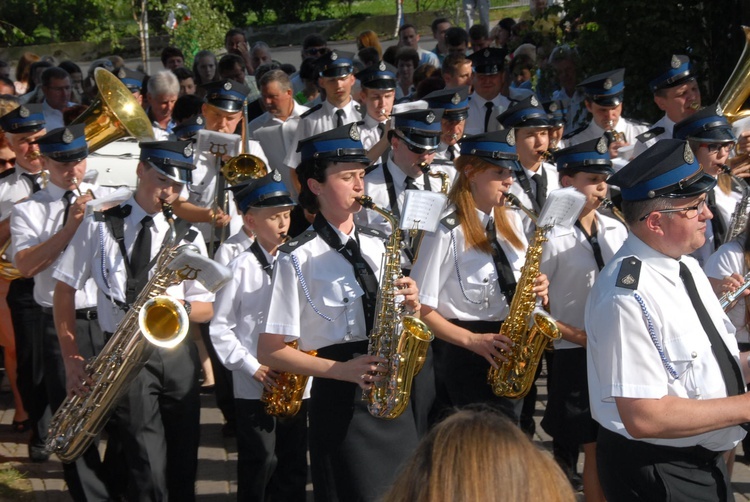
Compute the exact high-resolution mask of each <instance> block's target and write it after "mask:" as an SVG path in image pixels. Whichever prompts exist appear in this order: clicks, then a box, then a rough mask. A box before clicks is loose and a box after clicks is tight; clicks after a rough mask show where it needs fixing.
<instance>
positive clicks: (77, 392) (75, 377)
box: [64, 355, 93, 397]
mask: <svg viewBox="0 0 750 502" xmlns="http://www.w3.org/2000/svg"><path fill="white" fill-rule="evenodd" d="M64 362H65V390H66V391H67V392H68V397H72V396H80V397H83V396H85V395H86V393H87V392H88V390H89V386H90V385H91V384H92V383H93V382H92V381H91V379H90V378H89V376H88V374H87V373H86V360H85V359H84V358H83V357H81V356H80V355H75V356H70V357H66V358H65V360H64Z"/></svg>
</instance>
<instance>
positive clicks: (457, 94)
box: [424, 86, 469, 170]
mask: <svg viewBox="0 0 750 502" xmlns="http://www.w3.org/2000/svg"><path fill="white" fill-rule="evenodd" d="M424 100H425V101H427V105H428V108H433V109H435V108H442V110H443V118H442V120H441V122H440V144H439V145H438V147H437V150H436V151H435V158H434V159H433V163H434V164H439V165H441V166H442V165H444V164H448V165H450V166H451V167H452V166H453V161H454V160H456V157H458V156H459V155H461V147H460V145H459V144H458V142H459V140H460V139H461V138H463V137H464V128H465V127H466V117H468V116H469V88H468V87H465V86H464V87H459V88H457V89H444V90H440V91H434V92H431V93H430V94H428V95H427V96H425V97H424ZM441 161H442V162H441ZM436 168H437V165H436ZM438 170H439V168H438Z"/></svg>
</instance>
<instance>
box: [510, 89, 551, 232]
mask: <svg viewBox="0 0 750 502" xmlns="http://www.w3.org/2000/svg"><path fill="white" fill-rule="evenodd" d="M497 120H498V121H499V122H500V124H502V126H503V127H504V128H506V129H509V128H511V127H512V128H513V130H514V131H515V140H516V144H515V147H516V148H515V150H516V152H518V162H519V164H520V165H521V169H518V170H516V171H515V172H514V173H513V174H514V175H515V178H516V179H515V183H513V186H512V187H511V189H510V191H511V193H512V194H513V195H515V196H516V197H518V200H520V201H521V203H522V204H523V205H524V206H525V207H527V208H529V209H531V210H533V211H534V212H535V213H536V214H540V213H541V211H542V208H543V207H544V203H545V201H546V200H547V194H548V193H549V192H551V191H552V190H555V189H557V188H560V180H559V178H558V175H557V168H556V167H555V166H554V165H552V164H549V163H547V162H544V158H545V155H546V152H547V150H548V149H549V131H550V128H551V127H552V126H551V125H550V123H549V120H548V118H547V112H546V111H545V110H544V108H542V107H541V105H540V104H539V101H538V100H537V99H536V96H529V97H528V98H526V99H524V100H522V101H518V102H517V103H514V104H513V105H511V107H510V108H508V109H507V110H506V111H505V112H504V113H502V114H501V115H500V116H499V117H498V118H497ZM521 218H522V220H523V226H524V232H525V233H526V236H527V237H529V236H530V235H531V234H532V233H534V229H535V228H536V227H535V225H534V222H533V221H531V218H529V217H528V216H527V215H526V214H525V213H524V214H523V215H522V216H521Z"/></svg>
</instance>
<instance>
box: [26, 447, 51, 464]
mask: <svg viewBox="0 0 750 502" xmlns="http://www.w3.org/2000/svg"><path fill="white" fill-rule="evenodd" d="M29 460H31V461H32V462H36V463H42V462H46V461H47V460H49V453H47V450H45V449H44V446H42V445H36V444H34V445H32V444H30V445H29Z"/></svg>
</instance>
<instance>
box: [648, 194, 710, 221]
mask: <svg viewBox="0 0 750 502" xmlns="http://www.w3.org/2000/svg"><path fill="white" fill-rule="evenodd" d="M705 209H706V199H702V200H700V201H698V203H697V204H696V205H694V206H690V207H675V208H672V209H657V210H655V211H651V212H648V213H646V214H645V215H643V216H642V217H641V218H640V219H639V220H638V221H643V220H645V219H646V218H648V215H649V214H651V213H682V212H684V213H685V218H687V219H688V220H692V219H693V218H696V217H697V216H699V215H701V214H703V211H705Z"/></svg>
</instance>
